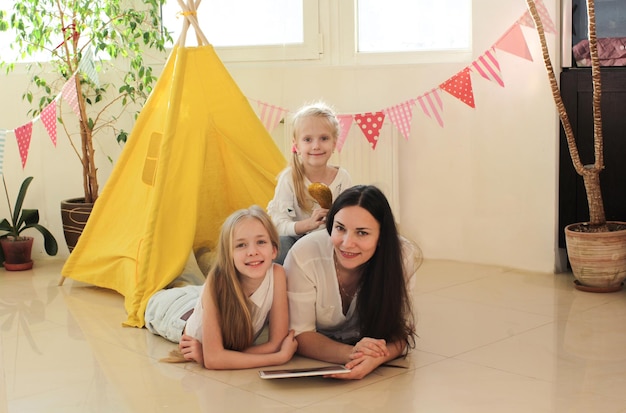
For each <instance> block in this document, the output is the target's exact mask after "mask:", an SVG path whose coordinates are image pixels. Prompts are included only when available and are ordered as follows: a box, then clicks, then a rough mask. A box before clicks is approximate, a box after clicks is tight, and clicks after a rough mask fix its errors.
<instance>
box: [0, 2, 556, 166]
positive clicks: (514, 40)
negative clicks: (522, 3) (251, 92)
mask: <svg viewBox="0 0 626 413" xmlns="http://www.w3.org/2000/svg"><path fill="white" fill-rule="evenodd" d="M535 3H536V7H537V11H538V12H539V14H540V16H541V21H542V23H543V26H544V29H545V31H546V32H547V33H553V34H556V27H555V25H554V22H553V21H552V19H551V18H550V15H549V13H548V11H547V9H546V7H545V5H544V4H543V1H542V0H536V2H535ZM521 26H527V27H530V28H535V23H534V21H533V19H532V16H531V15H530V12H529V11H526V12H525V13H524V14H523V15H522V16H521V17H520V18H519V19H518V20H517V21H515V22H514V23H513V25H512V26H511V27H510V28H509V29H508V30H507V31H506V32H505V33H504V34H503V35H502V36H501V37H500V38H499V39H498V40H497V41H496V42H495V43H494V44H493V45H492V46H491V47H489V48H488V49H487V50H486V51H485V52H484V53H482V54H481V55H480V56H478V58H476V60H474V61H473V62H472V63H470V64H469V65H468V66H466V67H465V68H463V69H461V70H460V71H459V72H457V73H456V74H454V75H453V76H451V77H450V78H448V79H447V80H445V81H444V82H442V83H441V84H439V85H437V87H434V88H432V89H431V90H429V91H426V92H424V93H422V94H421V95H419V96H416V97H414V98H410V99H408V100H406V101H404V102H400V103H397V104H395V105H392V106H390V107H386V108H383V109H381V110H377V111H374V112H365V113H355V114H342V113H340V114H338V115H337V118H338V120H339V124H340V129H341V134H340V136H339V139H338V142H337V150H338V151H341V149H342V148H343V145H344V143H345V140H346V138H347V136H348V133H349V131H350V128H351V127H352V125H353V124H355V123H356V124H357V126H358V128H359V129H360V130H361V132H362V133H363V135H364V136H365V138H366V139H367V141H368V142H369V144H370V146H371V147H372V149H373V150H375V149H376V144H377V143H378V140H379V138H380V130H381V128H382V126H383V123H384V121H385V119H389V121H390V122H391V124H392V125H393V126H394V127H396V128H397V129H398V131H399V132H400V133H401V134H402V136H404V138H405V139H406V140H408V139H409V136H410V135H411V122H412V119H413V115H414V111H415V110H416V109H419V110H421V112H422V113H423V114H424V115H426V117H427V118H429V119H432V120H434V121H435V122H437V124H438V125H439V126H440V127H444V120H443V112H444V106H443V100H442V97H441V96H442V93H443V92H445V93H447V94H449V95H451V96H453V97H454V98H456V99H458V100H459V101H461V102H463V103H464V104H466V105H467V106H469V107H471V108H476V102H475V101H474V91H473V85H472V74H475V75H478V76H480V77H481V78H483V79H485V80H487V81H490V82H495V83H497V84H498V85H500V86H501V87H504V80H503V78H502V74H501V71H500V65H499V63H498V56H497V53H496V51H497V50H500V51H504V52H507V53H510V54H513V55H515V56H518V57H521V58H523V59H526V60H529V61H532V60H533V59H532V56H531V53H530V50H529V49H528V45H527V43H526V39H525V37H524V34H523V31H522V29H521ZM78 71H80V72H82V73H84V74H85V75H86V76H87V77H88V78H89V79H90V80H91V81H93V82H94V83H95V84H96V85H99V80H98V74H97V72H96V67H95V63H94V54H93V51H92V50H91V49H88V50H86V51H85V53H84V54H83V56H82V59H81V61H80V63H79V65H78V69H77V72H78ZM77 72H76V73H74V74H73V75H72V76H71V77H70V78H69V79H68V80H67V81H66V83H65V84H64V85H63V87H62V89H61V93H60V94H59V95H57V96H56V97H55V99H53V101H52V102H50V104H48V105H47V106H46V107H45V108H44V109H43V110H42V111H41V114H40V115H39V116H37V117H35V118H33V119H32V120H30V121H29V122H27V123H26V124H24V125H21V126H18V127H16V128H14V129H3V128H0V173H2V170H3V163H4V155H5V151H4V148H5V142H6V137H7V134H8V133H9V132H12V133H13V134H14V135H15V138H16V140H17V145H18V149H19V155H20V158H21V161H22V168H24V167H25V165H26V161H27V159H28V152H29V149H30V143H31V138H32V133H33V124H34V123H36V122H37V121H39V120H41V122H42V124H43V126H44V127H45V129H46V131H47V133H48V136H49V137H50V140H51V141H52V144H53V145H54V146H55V147H56V142H57V130H56V126H57V125H56V123H57V106H58V102H59V100H60V99H61V98H62V99H64V100H65V101H66V102H67V104H68V105H69V106H70V108H71V109H72V111H73V112H74V113H75V114H76V116H79V117H80V111H79V107H78V92H77V89H76V75H77ZM253 101H255V102H256V103H257V106H258V116H259V118H260V119H261V122H262V123H263V125H264V126H265V128H266V129H267V130H268V131H269V132H270V133H271V132H272V131H273V130H274V129H275V128H276V127H277V126H278V124H279V123H280V122H281V121H282V120H283V119H284V118H285V116H286V115H287V114H289V113H291V112H292V111H291V110H289V109H286V108H283V107H280V106H277V105H273V104H271V103H267V102H262V101H258V100H253Z"/></svg>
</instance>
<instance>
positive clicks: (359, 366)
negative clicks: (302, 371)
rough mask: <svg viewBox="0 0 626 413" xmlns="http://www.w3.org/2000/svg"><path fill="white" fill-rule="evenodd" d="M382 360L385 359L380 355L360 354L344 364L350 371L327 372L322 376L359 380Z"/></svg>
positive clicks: (374, 368)
mask: <svg viewBox="0 0 626 413" xmlns="http://www.w3.org/2000/svg"><path fill="white" fill-rule="evenodd" d="M384 361H385V359H384V358H381V357H371V356H361V357H359V358H357V359H354V360H352V361H350V362H348V363H347V364H346V368H348V369H350V370H351V371H350V373H341V374H329V375H328V376H324V377H330V378H333V379H341V380H360V379H362V378H363V377H365V376H367V375H368V374H370V373H371V372H372V371H374V370H376V368H377V367H378V366H380V365H381V364H382V363H383V362H384Z"/></svg>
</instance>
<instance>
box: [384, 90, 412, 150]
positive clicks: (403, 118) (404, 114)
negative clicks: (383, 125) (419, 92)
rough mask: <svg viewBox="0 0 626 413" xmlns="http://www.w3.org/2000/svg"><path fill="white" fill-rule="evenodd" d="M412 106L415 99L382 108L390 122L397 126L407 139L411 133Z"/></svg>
mask: <svg viewBox="0 0 626 413" xmlns="http://www.w3.org/2000/svg"><path fill="white" fill-rule="evenodd" d="M413 106H415V99H409V100H407V101H406V102H402V103H400V104H397V105H395V106H391V107H389V108H386V109H383V113H384V114H385V115H386V116H387V117H389V120H390V121H391V123H392V124H393V125H394V126H395V127H396V128H398V130H399V131H400V133H401V134H402V136H404V139H406V140H409V136H410V135H411V120H413Z"/></svg>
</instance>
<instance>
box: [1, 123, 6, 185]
mask: <svg viewBox="0 0 626 413" xmlns="http://www.w3.org/2000/svg"><path fill="white" fill-rule="evenodd" d="M6 140H7V131H6V129H0V175H1V174H2V169H3V167H4V142H6Z"/></svg>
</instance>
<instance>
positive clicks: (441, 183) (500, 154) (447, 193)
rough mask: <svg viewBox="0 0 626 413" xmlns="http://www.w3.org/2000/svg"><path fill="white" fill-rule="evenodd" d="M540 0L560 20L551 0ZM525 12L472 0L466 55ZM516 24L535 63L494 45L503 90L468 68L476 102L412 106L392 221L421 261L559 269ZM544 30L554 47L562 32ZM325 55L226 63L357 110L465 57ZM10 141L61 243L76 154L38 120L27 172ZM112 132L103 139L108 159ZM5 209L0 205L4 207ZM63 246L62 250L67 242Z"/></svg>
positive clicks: (14, 164) (21, 80)
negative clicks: (355, 60)
mask: <svg viewBox="0 0 626 413" xmlns="http://www.w3.org/2000/svg"><path fill="white" fill-rule="evenodd" d="M323 3H324V2H323ZM544 3H545V4H546V6H547V8H548V10H549V12H550V14H551V16H552V17H553V19H554V20H555V21H556V22H557V23H558V16H559V14H558V0H544ZM525 10H526V3H525V1H520V0H475V1H474V24H473V26H474V33H473V36H474V51H475V53H474V56H473V58H476V57H477V56H478V55H479V54H481V53H482V52H484V51H485V50H486V49H488V48H489V47H490V46H492V45H493V44H494V43H495V42H496V41H497V40H498V38H499V37H500V36H501V35H503V34H504V32H505V31H506V30H507V29H509V27H511V25H512V24H513V23H514V22H515V21H516V20H517V19H518V18H519V17H520V16H521V15H522V14H523V13H524V12H525ZM524 32H525V34H526V39H527V40H528V45H529V48H530V50H531V53H532V55H533V59H534V62H530V61H526V60H524V59H521V58H519V57H517V56H513V55H511V54H508V53H506V52H503V51H499V52H498V58H499V62H500V66H501V71H502V75H503V77H504V82H505V87H504V88H501V87H500V86H498V85H497V84H495V83H493V82H488V81H486V80H483V79H481V78H478V77H476V76H473V77H472V80H473V87H474V95H475V101H476V108H475V109H472V108H470V107H468V106H467V105H465V104H463V103H461V102H460V101H458V100H456V99H455V98H453V97H451V96H448V95H447V94H445V93H443V94H442V96H443V99H444V115H443V116H444V121H445V126H444V127H443V128H441V127H439V126H438V125H437V124H436V123H435V122H434V121H432V120H430V119H428V118H427V117H426V116H424V115H423V114H422V113H421V112H419V111H417V110H416V111H415V114H414V119H413V123H412V135H411V137H410V139H408V140H402V141H401V142H400V143H399V145H400V162H399V168H400V206H399V210H400V211H401V212H400V217H399V221H400V223H401V227H402V228H401V229H402V231H403V232H405V233H406V234H407V235H409V236H411V237H412V238H414V239H415V240H416V241H417V242H418V243H419V244H420V246H421V247H422V249H423V252H424V255H425V257H427V258H438V259H450V260H458V261H467V262H475V263H484V264H494V265H499V266H505V267H513V268H522V269H528V270H533V271H545V272H551V271H554V270H555V267H556V266H557V261H558V260H557V258H556V257H557V248H556V231H557V229H556V227H557V212H556V211H557V168H558V165H557V159H558V156H557V154H558V150H557V149H558V118H557V116H556V112H555V110H554V104H553V101H552V96H551V94H550V89H549V84H548V80H547V76H546V72H545V69H544V66H543V62H542V59H541V53H540V48H539V44H538V40H537V36H536V31H534V30H532V29H524ZM547 38H548V41H549V42H550V48H551V52H552V53H554V51H555V50H557V49H558V48H557V44H558V38H557V37H556V36H554V35H551V34H548V35H547ZM325 41H326V42H328V41H330V39H325ZM325 50H329V48H328V47H325ZM330 61H332V59H328V60H325V61H322V62H316V63H315V64H311V65H307V64H292V63H278V64H275V65H252V64H241V65H238V64H227V67H228V69H229V71H230V72H231V74H232V76H233V77H234V79H235V80H236V82H237V83H238V84H239V86H240V88H241V89H242V91H243V93H244V94H245V95H246V96H247V97H249V98H251V99H258V100H262V101H265V102H269V103H272V104H276V105H279V106H282V107H284V108H289V109H296V108H297V107H298V106H300V105H301V104H302V103H305V102H307V101H311V100H314V99H324V100H326V101H328V102H329V103H332V104H333V105H334V106H335V108H336V109H337V110H338V111H339V112H340V113H361V112H367V111H375V110H380V109H382V108H385V107H388V106H390V105H394V104H397V103H400V102H403V101H406V100H407V99H410V98H413V97H416V96H417V95H419V94H422V93H424V92H426V91H428V90H430V89H432V88H433V87H436V86H437V85H439V84H440V83H441V82H443V81H445V80H447V79H448V78H449V77H451V76H452V75H454V74H456V73H457V72H459V71H460V70H462V69H463V68H464V67H465V66H466V65H467V64H469V63H470V62H463V63H446V64H434V65H402V66H372V67H356V66H333V65H331V64H330ZM557 67H558V65H557ZM26 82H27V78H26V77H25V76H24V75H23V74H19V73H16V74H12V75H10V76H9V77H8V78H7V77H4V76H0V90H2V92H3V93H2V95H3V97H2V99H3V103H2V111H0V128H14V127H16V126H19V125H21V124H22V123H24V122H26V121H27V120H28V119H29V117H28V116H27V115H26V111H27V108H28V106H27V105H26V104H25V103H23V102H22V101H21V99H20V96H21V94H22V92H23V90H24V87H25V83H26ZM372 85H377V87H372ZM66 110H67V108H66ZM353 128H355V126H354V125H353ZM353 132H354V131H353ZM355 136H356V135H355ZM7 141H8V142H7V147H6V151H5V166H4V172H5V175H6V177H7V178H8V179H9V181H10V184H11V187H12V193H15V192H16V191H17V186H18V185H19V182H21V180H22V179H23V177H24V176H28V175H33V176H35V180H34V181H33V185H32V188H31V192H30V193H29V197H28V198H27V201H28V204H29V205H36V206H37V207H39V208H40V209H41V210H42V211H41V212H42V219H43V221H44V224H45V225H47V226H48V227H49V228H50V229H51V230H53V232H54V233H55V234H58V239H59V241H61V242H62V241H63V237H62V232H61V223H60V213H59V206H58V203H59V201H60V200H62V199H64V198H69V197H75V196H79V195H80V193H81V185H82V183H81V182H80V165H79V164H78V161H76V160H75V156H73V154H72V152H71V150H70V148H69V146H68V144H67V141H66V140H65V139H63V137H62V136H61V134H60V135H59V144H58V147H57V148H56V149H54V148H52V145H51V143H50V141H49V139H48V138H47V135H46V132H45V131H44V129H43V127H42V126H41V124H40V123H39V124H36V126H35V131H34V136H33V141H32V143H31V153H30V155H29V161H28V164H27V166H26V168H25V169H24V170H23V171H22V168H21V165H20V163H19V162H20V161H19V156H18V155H17V153H18V152H17V148H16V145H15V144H14V141H15V139H14V135H13V134H12V133H9V134H8V136H7ZM113 141H114V139H113V138H111V139H110V140H108V141H107V140H105V141H103V143H104V144H106V145H107V146H108V149H107V151H108V152H109V153H110V154H111V155H113V156H114V157H116V156H117V154H116V152H117V153H119V150H118V149H117V148H116V146H115V144H112V142H113ZM100 165H101V171H100V172H101V175H102V176H104V177H106V176H108V173H109V171H110V167H109V166H108V165H107V164H106V162H101V163H100ZM10 189H11V188H10ZM5 211H6V206H5V205H4V203H0V213H1V214H2V215H0V216H4V215H5ZM38 241H39V243H40V244H39V245H41V240H38ZM36 248H37V244H36ZM42 249H43V247H42V246H40V247H39V250H40V251H41V250H42ZM62 253H63V254H67V252H66V250H65V248H64V247H62Z"/></svg>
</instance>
